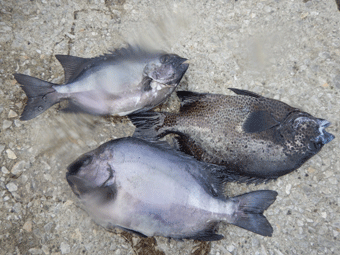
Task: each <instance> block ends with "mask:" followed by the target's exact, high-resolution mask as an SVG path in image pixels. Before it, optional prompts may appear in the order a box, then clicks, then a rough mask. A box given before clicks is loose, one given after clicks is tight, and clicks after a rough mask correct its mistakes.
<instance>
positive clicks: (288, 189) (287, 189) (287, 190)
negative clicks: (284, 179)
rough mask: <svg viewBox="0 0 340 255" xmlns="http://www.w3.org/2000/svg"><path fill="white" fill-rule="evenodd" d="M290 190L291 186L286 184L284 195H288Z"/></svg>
mask: <svg viewBox="0 0 340 255" xmlns="http://www.w3.org/2000/svg"><path fill="white" fill-rule="evenodd" d="M291 188H292V185H291V184H288V185H287V186H286V193H287V195H289V194H290V189H291Z"/></svg>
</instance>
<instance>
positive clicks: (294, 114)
mask: <svg viewBox="0 0 340 255" xmlns="http://www.w3.org/2000/svg"><path fill="white" fill-rule="evenodd" d="M232 90H233V91H234V92H235V93H237V94H238V95H236V96H226V95H219V94H200V93H193V92H186V91H179V92H177V95H178V96H179V98H180V100H181V108H180V112H179V113H178V114H175V113H156V112H146V113H141V114H140V115H131V116H130V119H131V121H132V122H133V124H135V126H136V127H137V128H136V131H135V134H134V136H136V137H144V138H147V139H151V140H155V139H159V138H161V137H163V136H165V135H166V134H169V133H174V134H176V135H177V136H176V138H175V139H176V143H177V146H178V148H179V149H180V150H182V151H184V152H186V153H187V154H190V155H193V156H195V157H196V158H197V159H198V160H202V161H205V162H209V163H214V164H219V165H224V166H226V169H228V170H233V171H234V173H235V174H236V175H238V176H239V179H238V181H246V182H263V181H266V180H269V179H276V178H277V177H279V176H281V175H284V174H287V173H289V172H291V171H293V170H295V169H297V168H298V167H300V166H301V165H302V164H303V163H304V162H306V161H307V160H308V159H309V158H311V157H312V156H313V155H315V154H316V153H318V152H319V151H320V150H321V148H322V147H323V145H324V144H326V143H328V142H330V141H331V140H333V139H334V136H333V135H332V134H330V133H328V132H326V131H325V128H326V127H328V126H329V125H330V123H329V122H328V121H326V120H323V119H318V118H315V117H313V116H311V115H310V114H308V113H306V112H303V111H301V110H299V109H296V108H293V107H291V106H289V105H287V104H285V103H283V102H280V101H278V100H273V99H269V98H265V97H262V96H260V95H257V94H255V93H252V92H249V91H244V90H238V89H232ZM228 175H229V173H228Z"/></svg>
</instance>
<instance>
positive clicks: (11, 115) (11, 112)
mask: <svg viewBox="0 0 340 255" xmlns="http://www.w3.org/2000/svg"><path fill="white" fill-rule="evenodd" d="M15 117H18V114H17V113H16V112H15V111H13V110H9V113H8V118H9V119H11V118H15Z"/></svg>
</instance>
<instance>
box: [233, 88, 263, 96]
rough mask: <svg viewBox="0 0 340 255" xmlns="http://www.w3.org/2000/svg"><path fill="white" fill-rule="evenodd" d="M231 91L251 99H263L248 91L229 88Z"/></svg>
mask: <svg viewBox="0 0 340 255" xmlns="http://www.w3.org/2000/svg"><path fill="white" fill-rule="evenodd" d="M229 89H230V90H231V91H232V92H234V93H235V94H237V95H242V96H250V97H256V98H260V97H262V96H261V95H259V94H256V93H254V92H251V91H248V90H243V89H234V88H229Z"/></svg>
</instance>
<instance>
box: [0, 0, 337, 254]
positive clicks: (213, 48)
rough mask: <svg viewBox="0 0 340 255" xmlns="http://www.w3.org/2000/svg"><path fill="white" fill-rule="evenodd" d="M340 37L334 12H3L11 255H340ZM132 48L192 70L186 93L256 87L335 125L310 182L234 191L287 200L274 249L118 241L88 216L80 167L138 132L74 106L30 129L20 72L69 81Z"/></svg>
mask: <svg viewBox="0 0 340 255" xmlns="http://www.w3.org/2000/svg"><path fill="white" fill-rule="evenodd" d="M339 30H340V12H339V11H338V9H337V5H336V2H335V1H321V0H320V1H319V0H309V1H308V0H295V1H279V0H277V1H274V0H273V1H272V0H262V1H255V0H247V1H245V0H238V1H236V2H234V1H231V0H229V1H228V0H225V1H219V0H217V1H191V0H189V1H170V0H166V1H148V0H146V1H137V0H136V1H133V0H106V1H104V0H102V1H101V0H98V1H95V0H88V1H81V0H75V1H66V0H52V1H46V0H39V1H35V0H33V1H28V0H27V1H24V0H20V1H0V116H1V118H0V131H1V133H0V153H1V157H0V167H1V171H0V199H1V202H0V253H1V254H116V255H118V254H122V255H123V254H195V255H198V254H278V255H281V254H311V255H314V254H337V253H338V251H339V250H340V242H339V240H338V239H339V238H340V236H339V233H340V210H339V204H340V197H339V191H340V190H339V178H340V173H339V169H340V165H339V154H340V144H339V142H338V137H340V135H339V116H340V100H339V99H340V96H339V92H340V37H339V34H340V31H339ZM126 42H130V43H133V42H143V43H145V44H148V45H152V46H153V47H156V48H160V49H163V50H165V51H168V52H173V53H176V54H178V55H180V56H183V57H186V58H189V59H190V67H189V69H188V71H187V73H186V75H185V77H184V78H183V80H182V83H181V84H180V86H179V89H188V90H192V91H197V92H210V93H222V94H229V95H231V94H232V92H231V91H229V90H228V88H229V87H234V88H240V89H248V90H251V91H254V92H256V93H259V94H261V95H264V96H266V97H270V98H275V99H278V100H281V101H283V102H286V103H288V104H290V105H291V106H294V107H297V108H300V109H302V110H304V111H306V112H309V113H311V114H312V115H314V116H316V117H321V118H325V119H327V120H329V121H330V122H331V123H332V125H331V126H330V127H329V128H328V129H327V130H328V131H329V132H330V133H333V134H334V135H335V136H336V138H335V140H333V141H332V142H331V143H330V144H327V145H326V146H324V148H323V149H322V151H321V152H320V153H319V154H318V155H316V156H314V157H313V158H312V159H311V160H309V161H308V162H307V163H305V164H304V165H303V166H302V167H301V168H300V169H298V170H297V171H295V172H293V173H291V174H289V175H286V176H284V177H281V178H279V179H278V180H277V181H275V182H270V183H268V184H261V185H257V186H255V185H248V186H247V185H245V184H242V185H239V184H229V185H228V186H227V187H226V194H227V195H229V196H233V195H238V194H242V193H245V192H248V191H252V190H257V189H273V190H276V191H278V193H279V195H278V198H277V200H276V202H275V203H274V204H273V205H272V206H271V207H270V208H269V209H268V210H267V211H266V212H265V215H266V217H267V218H268V220H269V221H270V222H271V224H272V225H273V228H274V234H273V236H272V237H262V236H259V235H256V234H253V233H251V232H248V231H245V230H243V229H240V228H237V227H235V226H231V225H227V224H221V225H220V228H219V233H221V234H223V235H224V236H225V239H223V240H221V241H218V242H211V243H210V242H197V241H192V240H184V241H176V240H169V239H167V238H164V237H156V238H147V239H142V238H140V237H138V236H136V235H133V234H130V233H127V232H124V231H121V230H114V231H113V232H109V231H106V230H105V229H103V228H102V227H100V226H98V225H96V224H95V223H94V222H93V221H92V220H91V218H90V217H89V216H88V215H87V213H86V212H85V211H84V210H83V208H82V206H81V204H80V203H79V201H78V200H77V198H76V196H75V195H74V194H73V193H72V191H71V189H70V188H69V186H68V184H67V182H66V179H65V172H66V167H67V165H68V164H69V163H71V162H72V161H73V160H74V159H76V158H77V157H78V156H79V155H81V154H82V153H84V152H87V151H89V150H91V149H94V148H96V147H97V146H99V145H100V144H101V143H103V142H106V141H108V140H110V139H113V138H118V137H124V136H130V135H132V133H133V130H134V127H133V126H132V124H131V123H130V122H129V121H128V119H127V118H124V117H122V118H114V117H106V118H104V117H95V116H87V115H83V114H65V113H62V112H61V111H60V109H61V108H62V107H63V105H62V104H57V105H55V106H53V107H52V108H51V109H49V110H48V111H46V112H45V113H43V114H42V115H41V116H39V117H37V118H35V119H33V120H30V121H26V122H23V121H20V120H19V116H20V113H21V112H22V110H23V107H24V105H25V102H26V96H25V94H24V92H23V90H22V89H21V88H20V86H19V84H18V83H17V82H16V81H15V80H14V77H13V75H12V74H13V73H15V72H20V73H24V74H28V75H31V76H35V77H38V78H41V79H44V80H48V81H51V82H55V83H62V82H63V70H62V67H61V66H60V64H59V63H58V61H57V60H56V58H55V57H54V55H55V54H71V55H75V56H80V57H94V56H97V55H101V54H103V53H106V52H108V51H109V50H110V49H113V48H116V47H120V46H122V45H124V43H126ZM174 101H175V96H173V97H172V98H171V99H170V100H169V101H168V102H167V103H166V104H165V105H163V106H162V109H163V110H171V109H173V108H174V104H173V102H174Z"/></svg>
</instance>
